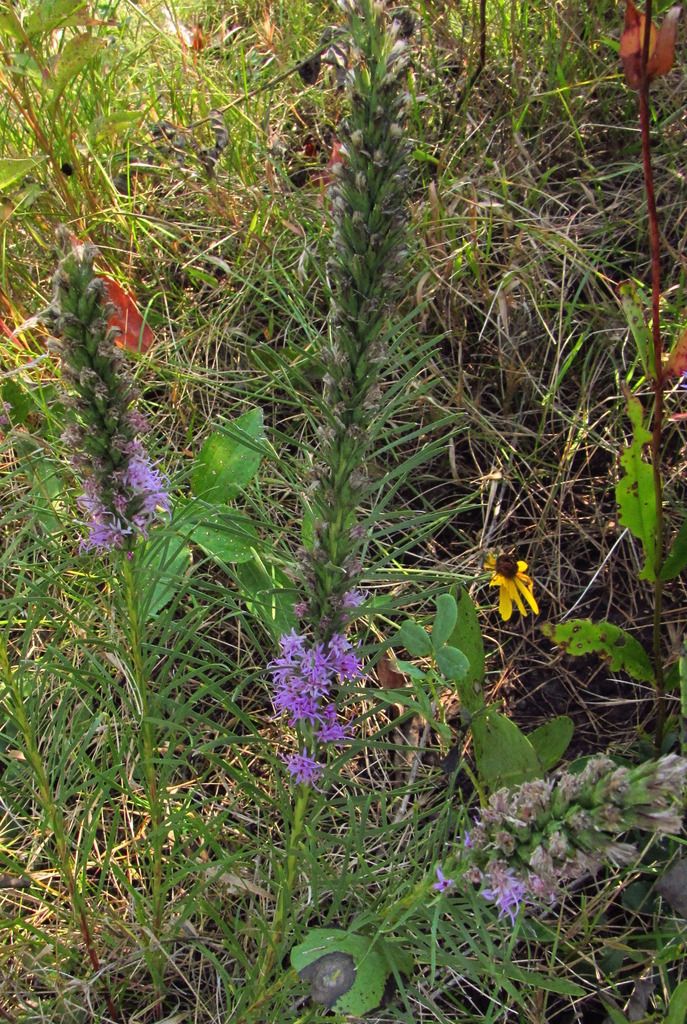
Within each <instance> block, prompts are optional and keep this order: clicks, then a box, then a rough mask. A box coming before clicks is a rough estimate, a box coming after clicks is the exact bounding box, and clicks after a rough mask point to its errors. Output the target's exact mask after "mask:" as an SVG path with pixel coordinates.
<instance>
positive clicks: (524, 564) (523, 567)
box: [518, 562, 527, 572]
mask: <svg viewBox="0 0 687 1024" xmlns="http://www.w3.org/2000/svg"><path fill="white" fill-rule="evenodd" d="M518 572H527V562H518Z"/></svg>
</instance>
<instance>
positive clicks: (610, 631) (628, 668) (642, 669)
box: [542, 619, 654, 683]
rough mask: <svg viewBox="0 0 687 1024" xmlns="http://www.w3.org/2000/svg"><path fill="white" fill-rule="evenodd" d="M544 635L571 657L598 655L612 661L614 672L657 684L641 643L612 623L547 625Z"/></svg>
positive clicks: (582, 621)
mask: <svg viewBox="0 0 687 1024" xmlns="http://www.w3.org/2000/svg"><path fill="white" fill-rule="evenodd" d="M542 632H543V633H544V634H545V635H546V636H548V637H550V639H551V640H553V642H554V643H555V644H558V646H559V647H562V648H563V649H564V650H565V651H566V652H567V653H568V654H572V655H574V656H575V657H579V656H581V655H584V654H598V655H600V656H601V657H602V658H604V659H606V660H607V661H608V663H609V666H610V668H611V670H612V671H613V672H627V674H628V675H629V676H632V678H633V679H637V680H639V682H643V683H651V682H653V681H654V670H653V668H652V666H651V661H650V659H649V655H648V654H647V653H646V651H645V650H644V648H643V647H642V645H641V644H640V642H639V640H636V639H635V638H634V637H633V636H631V635H630V634H629V633H626V632H625V630H624V629H621V628H620V626H616V625H614V624H613V623H612V622H592V620H591V619H571V620H570V621H569V622H561V623H560V624H559V625H557V626H552V625H551V624H546V625H544V626H542Z"/></svg>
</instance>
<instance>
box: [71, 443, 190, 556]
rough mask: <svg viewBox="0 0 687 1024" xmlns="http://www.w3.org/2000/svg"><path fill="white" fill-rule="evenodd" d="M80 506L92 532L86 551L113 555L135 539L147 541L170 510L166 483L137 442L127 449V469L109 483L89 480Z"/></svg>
mask: <svg viewBox="0 0 687 1024" xmlns="http://www.w3.org/2000/svg"><path fill="white" fill-rule="evenodd" d="M77 503H78V505H79V508H80V509H81V510H82V511H83V512H84V513H85V515H86V522H85V525H86V527H87V529H88V533H87V536H86V537H85V538H84V539H83V540H82V541H81V550H82V551H111V550H112V549H113V548H121V547H123V546H124V545H125V543H126V542H127V538H130V537H131V536H132V535H135V534H140V535H141V536H142V537H147V535H148V530H149V528H150V526H151V524H152V523H153V522H154V520H155V518H156V516H157V515H158V512H159V511H164V512H169V509H170V500H169V495H168V493H167V488H166V482H165V480H164V479H163V477H162V474H161V473H160V472H159V470H157V469H156V468H155V467H154V466H153V465H152V464H151V462H150V459H149V457H148V454H147V452H146V451H145V449H144V448H143V445H142V444H141V442H140V441H138V440H137V439H134V440H132V441H130V442H129V443H128V444H127V445H126V448H125V451H124V462H123V465H122V467H121V468H120V469H117V470H115V471H114V472H113V473H112V474H111V475H110V477H109V479H107V480H103V479H102V478H101V477H98V476H96V475H91V476H89V477H87V478H86V480H85V482H84V493H83V494H82V495H81V496H80V497H79V498H78V499H77Z"/></svg>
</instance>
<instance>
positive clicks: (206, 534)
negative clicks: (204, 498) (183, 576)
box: [186, 509, 259, 563]
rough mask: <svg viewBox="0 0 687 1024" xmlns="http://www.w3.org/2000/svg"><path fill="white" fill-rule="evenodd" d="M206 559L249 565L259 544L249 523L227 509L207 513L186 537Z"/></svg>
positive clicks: (250, 522)
mask: <svg viewBox="0 0 687 1024" xmlns="http://www.w3.org/2000/svg"><path fill="white" fill-rule="evenodd" d="M186 537H187V540H189V541H190V542H191V544H196V545H197V546H198V547H199V548H200V549H201V550H202V551H204V552H205V554H206V555H209V556H210V558H213V559H215V560H216V561H218V562H220V563H227V562H249V561H250V560H251V559H252V558H253V554H254V549H255V548H256V547H257V546H258V544H259V539H258V535H257V533H256V530H255V526H254V525H253V522H252V521H251V520H250V519H249V518H248V516H244V515H241V514H239V513H238V512H230V511H229V510H228V509H218V510H216V511H214V512H213V511H208V512H207V513H206V514H205V515H204V516H203V517H202V518H200V519H198V520H197V521H196V522H195V523H193V525H192V526H191V527H190V529H189V530H188V532H187V533H186Z"/></svg>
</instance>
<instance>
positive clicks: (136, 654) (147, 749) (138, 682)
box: [122, 553, 165, 938]
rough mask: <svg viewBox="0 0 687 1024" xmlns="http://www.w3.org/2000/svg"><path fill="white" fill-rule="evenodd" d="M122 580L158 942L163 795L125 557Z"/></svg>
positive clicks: (130, 569) (138, 625) (136, 610)
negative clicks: (138, 723)
mask: <svg viewBox="0 0 687 1024" xmlns="http://www.w3.org/2000/svg"><path fill="white" fill-rule="evenodd" d="M122 576H123V579H124V600H125V602H126V609H127V617H128V628H129V645H130V649H131V667H132V682H133V684H134V686H135V688H136V692H137V694H138V698H139V700H140V707H141V764H142V767H143V775H144V778H145V783H146V789H147V791H148V807H149V811H150V845H151V893H150V895H151V903H152V922H151V931H152V933H153V935H154V936H155V937H156V938H158V937H159V935H160V932H161V930H162V915H163V905H164V903H163V886H162V878H163V857H162V841H163V833H164V815H165V808H164V793H163V791H162V788H161V787H160V785H159V783H158V778H157V765H156V749H157V737H156V735H155V727H154V725H153V723H152V720H151V717H150V694H149V689H148V680H147V676H146V669H145V664H144V659H143V648H142V640H143V627H142V622H141V616H140V611H139V606H138V600H137V591H136V574H135V573H134V569H133V566H132V563H131V560H130V558H129V557H128V553H127V554H126V555H124V557H123V559H122Z"/></svg>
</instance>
